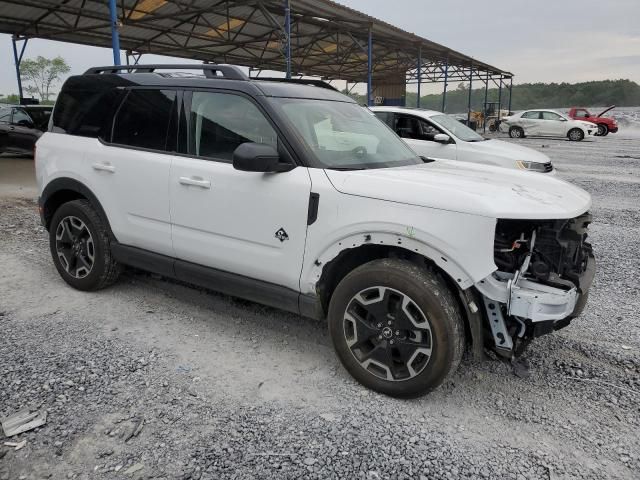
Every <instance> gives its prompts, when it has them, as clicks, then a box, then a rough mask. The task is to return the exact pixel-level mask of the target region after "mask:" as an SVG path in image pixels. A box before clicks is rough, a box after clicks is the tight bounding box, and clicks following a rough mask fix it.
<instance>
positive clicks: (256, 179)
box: [169, 91, 311, 291]
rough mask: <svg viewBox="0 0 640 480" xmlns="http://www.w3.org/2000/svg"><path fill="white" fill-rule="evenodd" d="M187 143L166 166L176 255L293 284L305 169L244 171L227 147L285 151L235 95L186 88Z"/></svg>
mask: <svg viewBox="0 0 640 480" xmlns="http://www.w3.org/2000/svg"><path fill="white" fill-rule="evenodd" d="M183 107H184V109H185V117H186V122H185V121H183V122H182V127H181V132H183V131H184V130H185V128H183V127H186V135H183V136H181V138H184V137H185V136H186V137H187V141H186V145H184V146H183V147H182V148H181V149H180V150H181V153H182V155H176V156H175V157H174V158H173V162H172V165H171V173H170V178H169V193H170V197H171V223H172V239H173V247H174V251H175V254H176V256H177V258H179V259H181V260H186V261H188V262H192V263H196V264H199V265H203V266H206V267H211V268H214V269H217V270H222V271H225V272H232V273H234V274H239V275H242V276H244V277H248V278H251V279H255V280H261V281H264V282H269V283H271V284H275V285H281V286H284V287H287V288H290V289H293V290H295V291H298V290H299V287H300V285H299V281H300V272H301V270H302V259H303V254H304V245H305V241H306V235H307V213H308V205H309V197H310V193H311V179H310V176H309V172H308V170H307V168H306V167H296V168H294V169H293V170H291V171H289V172H282V173H259V172H244V171H239V170H236V169H234V168H233V164H232V158H233V152H234V150H235V149H236V147H238V145H240V144H242V143H245V142H257V143H267V144H270V145H273V146H276V147H279V149H278V151H279V152H280V154H281V156H282V157H283V158H285V159H288V160H291V161H293V160H292V159H291V158H290V157H288V153H287V151H286V149H285V148H284V147H283V146H282V144H281V143H280V141H279V139H278V134H277V133H276V131H275V129H274V128H273V126H272V125H271V124H270V122H269V121H268V120H267V118H266V117H265V116H264V114H263V113H262V111H261V110H260V108H259V107H258V106H257V105H256V104H255V103H253V101H252V100H251V99H249V98H247V97H245V96H243V95H241V94H235V93H229V92H228V91H226V92H216V91H206V92H197V91H196V92H185V95H184V106H183Z"/></svg>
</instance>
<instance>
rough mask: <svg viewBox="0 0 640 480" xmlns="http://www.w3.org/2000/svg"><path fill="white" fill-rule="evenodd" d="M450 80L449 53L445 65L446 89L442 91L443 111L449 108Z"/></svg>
mask: <svg viewBox="0 0 640 480" xmlns="http://www.w3.org/2000/svg"><path fill="white" fill-rule="evenodd" d="M448 81H449V55H447V63H445V65H444V89H443V91H442V113H445V111H446V109H447V87H448V84H447V82H448Z"/></svg>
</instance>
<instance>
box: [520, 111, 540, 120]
mask: <svg viewBox="0 0 640 480" xmlns="http://www.w3.org/2000/svg"><path fill="white" fill-rule="evenodd" d="M522 118H528V119H531V120H538V119H539V118H540V112H524V113H523V114H522Z"/></svg>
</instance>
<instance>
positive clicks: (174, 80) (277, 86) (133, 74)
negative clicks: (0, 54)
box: [65, 64, 355, 103]
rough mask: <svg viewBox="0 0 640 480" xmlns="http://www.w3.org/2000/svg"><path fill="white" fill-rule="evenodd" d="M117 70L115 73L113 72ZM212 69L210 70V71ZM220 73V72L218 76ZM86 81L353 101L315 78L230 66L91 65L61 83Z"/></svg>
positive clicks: (85, 83) (124, 85) (71, 83)
mask: <svg viewBox="0 0 640 480" xmlns="http://www.w3.org/2000/svg"><path fill="white" fill-rule="evenodd" d="M167 70H198V71H200V72H203V73H204V75H203V76H199V75H188V76H184V75H176V74H175V73H171V72H167ZM116 72H117V73H116ZM212 72H214V73H212ZM220 73H222V75H219V74H220ZM88 80H89V81H90V83H94V82H95V84H96V85H97V84H102V85H101V86H102V87H104V84H105V83H108V84H111V85H112V86H114V87H127V86H155V87H166V88H176V87H177V88H196V89H199V88H202V89H206V88H216V89H223V90H235V91H240V92H244V93H247V94H249V95H252V96H258V95H259V96H267V97H282V98H309V99H318V100H331V101H337V102H350V103H355V102H354V100H352V99H351V98H349V97H348V96H346V95H344V94H342V93H340V92H338V91H337V90H335V89H334V88H333V87H331V86H330V85H329V84H326V83H324V84H323V85H319V82H318V81H317V80H308V81H306V80H304V79H292V80H290V81H289V80H287V79H284V78H278V79H267V78H265V79H260V78H249V77H247V76H246V75H245V74H244V73H243V72H242V71H241V70H240V69H239V68H238V67H235V66H233V65H213V64H204V65H135V66H131V67H128V66H106V67H94V68H90V69H89V70H87V72H86V73H84V74H83V75H75V76H72V77H69V79H68V80H67V82H66V84H65V86H66V88H68V87H73V86H74V85H80V84H81V85H82V86H83V88H86V86H87V81H88Z"/></svg>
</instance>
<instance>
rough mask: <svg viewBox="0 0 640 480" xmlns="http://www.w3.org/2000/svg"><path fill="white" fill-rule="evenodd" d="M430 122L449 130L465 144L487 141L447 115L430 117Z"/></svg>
mask: <svg viewBox="0 0 640 480" xmlns="http://www.w3.org/2000/svg"><path fill="white" fill-rule="evenodd" d="M429 120H431V121H432V122H433V123H435V124H436V125H439V126H441V127H443V128H444V129H445V130H448V131H449V132H451V133H452V134H453V136H454V137H455V138H458V139H460V140H462V141H463V142H483V141H484V140H486V139H485V138H484V137H483V136H482V135H479V134H477V133H476V132H474V131H473V130H471V129H470V128H469V127H467V126H466V125H465V124H463V123H462V122H460V121H459V120H457V119H456V118H454V117H452V116H449V115H445V114H442V115H433V116H432V117H429ZM436 133H437V132H436Z"/></svg>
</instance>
